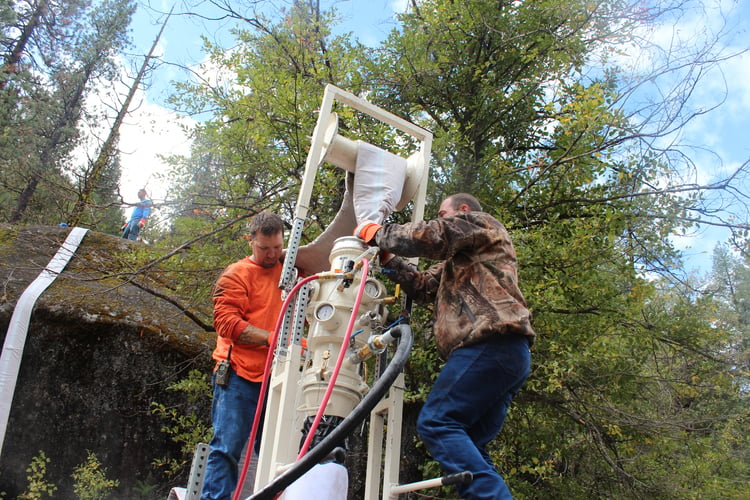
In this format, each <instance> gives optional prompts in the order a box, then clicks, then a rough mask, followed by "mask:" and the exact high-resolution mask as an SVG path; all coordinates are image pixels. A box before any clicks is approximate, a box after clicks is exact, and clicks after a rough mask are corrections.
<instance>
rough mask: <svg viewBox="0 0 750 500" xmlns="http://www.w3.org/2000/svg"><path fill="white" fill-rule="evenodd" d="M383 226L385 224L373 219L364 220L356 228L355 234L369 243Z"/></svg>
mask: <svg viewBox="0 0 750 500" xmlns="http://www.w3.org/2000/svg"><path fill="white" fill-rule="evenodd" d="M381 227H383V226H382V225H380V224H378V223H376V222H373V221H371V220H363V221H362V222H360V223H359V225H358V226H357V227H356V228H355V229H354V236H356V237H357V238H359V239H361V240H363V241H364V242H365V243H368V244H369V243H370V242H371V241H372V240H373V239H374V238H375V234H376V233H377V232H378V231H380V228H381Z"/></svg>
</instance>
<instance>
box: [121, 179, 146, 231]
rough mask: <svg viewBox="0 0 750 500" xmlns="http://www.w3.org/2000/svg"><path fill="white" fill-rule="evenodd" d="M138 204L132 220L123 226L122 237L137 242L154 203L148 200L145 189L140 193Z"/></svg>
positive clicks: (131, 215) (132, 214) (131, 216)
mask: <svg viewBox="0 0 750 500" xmlns="http://www.w3.org/2000/svg"><path fill="white" fill-rule="evenodd" d="M138 200H139V201H138V203H136V204H135V208H133V212H132V213H131V214H130V219H128V221H127V222H126V223H125V224H124V225H123V226H122V237H123V238H127V239H129V240H133V241H135V240H136V238H138V234H140V232H141V229H143V227H144V226H145V225H146V220H147V219H148V216H149V214H150V213H151V207H152V206H153V203H151V200H149V199H148V193H146V190H145V189H140V190H139V191H138Z"/></svg>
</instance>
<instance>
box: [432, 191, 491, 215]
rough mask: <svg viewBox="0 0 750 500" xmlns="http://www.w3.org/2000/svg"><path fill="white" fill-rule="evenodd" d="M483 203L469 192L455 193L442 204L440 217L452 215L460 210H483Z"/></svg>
mask: <svg viewBox="0 0 750 500" xmlns="http://www.w3.org/2000/svg"><path fill="white" fill-rule="evenodd" d="M481 211H482V205H481V204H480V203H479V200H477V199H476V198H475V197H473V196H472V195H470V194H468V193H457V194H453V195H451V196H449V197H447V198H446V199H444V200H443V202H442V203H441V204H440V208H439V209H438V217H451V216H453V215H456V214H457V213H458V212H481Z"/></svg>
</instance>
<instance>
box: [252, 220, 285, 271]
mask: <svg viewBox="0 0 750 500" xmlns="http://www.w3.org/2000/svg"><path fill="white" fill-rule="evenodd" d="M248 233H249V234H248V235H247V236H246V237H247V241H248V242H249V243H250V247H251V248H252V249H253V255H252V256H251V257H250V258H251V259H252V260H253V261H254V262H256V263H258V264H260V265H261V266H263V267H268V268H271V267H273V266H275V265H276V263H278V262H279V259H280V258H281V253H282V250H283V249H284V221H282V220H281V217H279V216H278V215H276V214H272V213H271V212H260V213H259V214H257V215H256V216H255V217H253V218H252V220H251V221H250V224H249V225H248Z"/></svg>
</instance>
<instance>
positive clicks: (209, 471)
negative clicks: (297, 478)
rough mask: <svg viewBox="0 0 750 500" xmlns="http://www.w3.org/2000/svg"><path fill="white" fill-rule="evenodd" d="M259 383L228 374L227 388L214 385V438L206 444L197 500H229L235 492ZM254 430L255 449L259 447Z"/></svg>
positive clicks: (256, 403) (232, 372) (212, 413)
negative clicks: (204, 461) (207, 446)
mask: <svg viewBox="0 0 750 500" xmlns="http://www.w3.org/2000/svg"><path fill="white" fill-rule="evenodd" d="M260 387H261V384H260V382H250V381H248V380H245V379H243V378H242V377H240V376H239V375H237V374H236V373H235V371H234V370H230V374H229V381H228V382H227V385H225V386H220V385H216V384H214V399H213V403H212V406H211V420H212V421H213V427H214V435H213V438H211V442H210V443H209V446H210V450H209V452H208V461H207V463H206V475H205V478H204V480H203V493H202V494H201V500H227V499H231V498H232V496H233V494H234V490H235V489H236V488H237V480H238V479H239V478H238V475H239V474H238V472H237V464H238V463H239V461H240V456H241V455H242V450H243V448H244V447H245V446H247V440H248V438H249V437H250V431H251V430H252V427H253V419H254V418H255V408H256V406H257V405H258V396H259V395H260ZM261 429H262V423H261V426H260V428H259V429H258V433H257V437H256V440H255V445H256V448H257V445H258V443H260V430H261Z"/></svg>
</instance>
